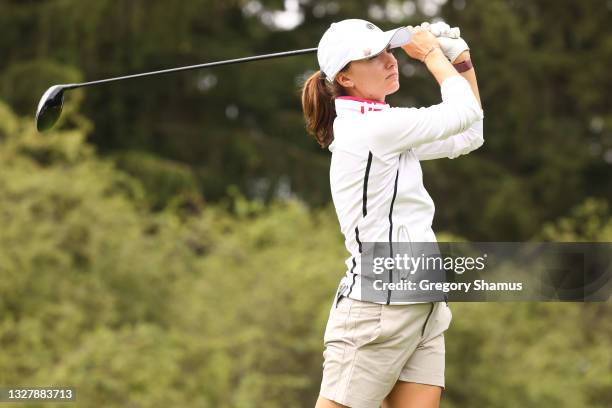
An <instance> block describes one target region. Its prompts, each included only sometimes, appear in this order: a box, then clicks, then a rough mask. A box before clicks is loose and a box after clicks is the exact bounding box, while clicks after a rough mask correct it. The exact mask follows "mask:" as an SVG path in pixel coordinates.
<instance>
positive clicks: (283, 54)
mask: <svg viewBox="0 0 612 408" xmlns="http://www.w3.org/2000/svg"><path fill="white" fill-rule="evenodd" d="M316 51H317V49H316V48H304V49H301V50H293V51H284V52H276V53H273V54H264V55H255V56H252V57H244V58H236V59H231V60H225V61H215V62H208V63H205V64H198V65H189V66H186V67H180V68H170V69H164V70H161V71H152V72H143V73H141V74H134V75H125V76H120V77H115V78H107V79H99V80H97V81H91V82H83V83H80V84H66V85H65V88H66V89H75V88H82V87H85V86H90V85H98V84H103V83H107V82H115V81H122V80H124V79H133V78H139V77H146V76H153V75H162V74H170V73H173V72H180V71H190V70H193V69H200V68H208V67H216V66H219V65H230V64H238V63H241V62H249V61H257V60H263V59H270V58H279V57H289V56H292V55H300V54H309V53H313V52H316Z"/></svg>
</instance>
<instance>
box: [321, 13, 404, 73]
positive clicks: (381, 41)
mask: <svg viewBox="0 0 612 408" xmlns="http://www.w3.org/2000/svg"><path fill="white" fill-rule="evenodd" d="M409 42H410V31H408V29H407V28H406V27H400V28H396V29H394V30H389V31H382V30H381V29H380V28H378V27H376V26H375V25H374V24H372V23H370V22H369V21H366V20H359V19H348V20H342V21H339V22H337V23H332V25H330V26H329V28H328V29H327V31H325V33H324V34H323V37H321V41H319V47H318V49H317V58H318V60H319V67H320V68H321V71H323V72H324V73H325V76H326V78H327V80H328V81H329V82H333V81H334V78H335V77H336V74H337V73H338V72H340V70H341V69H342V68H344V66H345V65H346V64H348V63H349V62H351V61H357V60H360V59H364V58H370V57H373V56H375V55H377V54H380V53H381V52H383V51H384V50H385V49H386V48H387V46H390V47H391V48H396V47H399V46H401V45H404V44H407V43H409Z"/></svg>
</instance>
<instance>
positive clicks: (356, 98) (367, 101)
mask: <svg viewBox="0 0 612 408" xmlns="http://www.w3.org/2000/svg"><path fill="white" fill-rule="evenodd" d="M336 99H345V100H349V101H356V102H364V103H373V104H379V105H386V103H384V102H381V101H375V100H373V99H365V98H358V97H356V96H339V97H337V98H336Z"/></svg>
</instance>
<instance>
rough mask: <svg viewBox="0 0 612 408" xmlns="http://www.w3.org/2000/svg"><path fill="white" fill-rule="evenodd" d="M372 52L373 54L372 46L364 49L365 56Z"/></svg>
mask: <svg viewBox="0 0 612 408" xmlns="http://www.w3.org/2000/svg"><path fill="white" fill-rule="evenodd" d="M370 54H372V50H371V49H370V48H364V49H363V56H364V57H367V56H368V55H370Z"/></svg>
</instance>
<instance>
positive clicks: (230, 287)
mask: <svg viewBox="0 0 612 408" xmlns="http://www.w3.org/2000/svg"><path fill="white" fill-rule="evenodd" d="M0 115H1V116H0V123H1V124H2V125H1V131H2V139H1V140H2V142H1V143H0V170H1V171H0V223H1V225H2V228H0V248H2V250H1V251H0V276H1V277H2V279H1V280H0V315H1V316H2V319H1V320H0V384H3V385H22V386H33V385H39V386H40V385H53V384H57V385H70V386H73V387H75V389H76V390H77V401H78V406H84V407H90V406H104V407H125V406H135V407H161V406H202V407H260V406H267V407H308V406H314V402H315V399H316V396H317V395H318V390H319V384H320V379H321V368H322V348H323V344H322V337H323V330H324V327H325V323H326V321H327V316H328V313H329V307H330V306H331V299H332V295H333V292H334V290H335V288H336V285H337V283H338V279H339V278H340V276H341V274H342V270H343V267H344V265H343V262H342V260H343V258H344V257H345V250H344V246H343V241H342V237H341V235H340V233H339V232H338V225H337V220H336V218H335V214H334V212H333V209H332V208H330V207H328V208H326V209H322V210H312V209H309V208H308V207H307V206H305V205H304V203H302V202H299V201H296V200H288V201H285V202H276V203H274V204H272V205H269V206H266V205H263V204H262V203H261V202H257V201H251V200H248V199H246V198H244V197H243V196H242V195H241V194H240V192H239V191H238V190H237V189H236V188H232V189H230V192H229V193H228V195H229V196H230V197H232V198H231V199H230V200H226V201H225V202H223V203H219V204H216V205H210V204H204V203H203V202H200V204H199V205H193V206H190V205H174V206H172V205H169V206H167V207H166V209H165V210H163V211H157V212H151V204H150V202H149V201H148V200H149V199H150V197H149V194H148V192H147V186H146V185H144V184H143V183H141V182H140V181H138V180H137V179H136V178H134V177H132V176H130V175H128V174H127V173H126V172H124V171H123V170H121V169H119V167H118V166H117V164H115V163H114V162H113V161H111V160H110V159H108V158H100V157H98V156H97V155H96V154H95V151H94V149H93V147H92V146H91V145H89V144H87V143H85V142H84V139H85V133H84V132H83V131H79V130H60V131H53V132H51V133H50V134H48V135H45V136H41V135H39V134H37V133H36V132H35V130H34V126H33V124H32V122H31V121H30V120H23V119H19V118H17V117H16V116H15V115H14V114H12V112H11V111H10V109H8V107H7V106H6V105H4V104H0ZM162 167H163V165H162ZM142 171H143V172H147V171H148V170H147V168H144V169H142ZM168 173H170V174H176V178H175V181H170V182H168V183H167V185H174V186H175V187H176V186H186V187H187V188H190V186H191V183H190V182H186V181H184V180H191V177H190V176H188V175H187V173H185V172H184V171H182V170H181V169H178V170H177V169H175V168H174V167H170V170H169V171H168ZM155 174H156V173H155V172H153V175H152V176H151V175H147V177H150V178H151V179H155V178H156V176H155ZM164 180H165V178H164ZM176 180H179V181H178V182H176ZM164 183H165V182H164ZM173 183H174V184H173ZM162 185H163V183H162ZM173 188H174V187H173ZM179 197H180V195H179ZM177 200H178V201H180V199H177ZM183 201H184V202H190V201H189V199H184V200H183ZM585 219H587V220H589V222H588V223H587V224H588V225H589V226H588V227H586V229H584V230H583V229H580V228H578V229H576V228H575V227H576V226H577V225H583V223H582V220H585ZM604 224H605V228H604V227H602V228H600V226H604ZM610 224H611V223H610V216H609V209H608V208H606V206H605V205H604V204H603V203H601V202H598V201H593V200H590V201H588V202H586V203H585V204H584V205H583V206H581V207H578V208H577V209H576V212H575V213H573V215H572V217H566V218H563V219H562V220H560V221H559V222H558V223H556V224H551V225H549V226H547V227H546V228H545V232H544V233H543V235H544V237H546V238H548V237H557V236H561V237H563V238H568V239H569V238H571V239H572V240H578V239H579V238H580V237H582V236H585V237H587V238H588V239H591V240H594V239H595V238H597V239H598V240H602V241H603V240H610V239H611V238H612V235H611V234H610V233H611V229H610ZM570 231H571V232H570ZM593 231H599V233H600V234H599V235H597V236H596V237H595V236H590V235H583V234H590V233H591V232H593ZM602 231H606V232H605V235H604V233H603V232H602ZM572 234H573V235H572ZM440 239H461V238H460V237H456V236H452V235H450V234H441V235H440ZM298 290H299V293H300V295H296V293H298ZM452 308H453V314H454V317H453V323H452V325H451V328H450V330H449V331H448V332H447V335H446V338H447V342H446V343H447V384H448V386H447V389H446V391H445V394H444V406H447V407H468V406H469V407H471V406H490V407H515V406H526V407H531V406H538V407H551V408H552V407H577V406H580V407H598V408H599V407H602V408H603V407H607V406H609V405H610V403H612V394H610V389H611V388H612V373H611V371H610V369H609V368H610V364H612V357H611V355H610V353H609V351H610V347H611V346H612V321H611V320H610V319H609V316H610V312H611V311H612V306H611V305H610V303H609V302H608V303H599V304H597V303H593V304H531V303H511V304H491V303H488V304H478V303H474V304H467V303H460V304H453V305H452ZM39 405H40V406H42V405H41V404H38V405H37V404H29V405H28V404H25V406H32V407H34V406H39ZM48 405H51V406H53V404H46V403H45V406H48Z"/></svg>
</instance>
